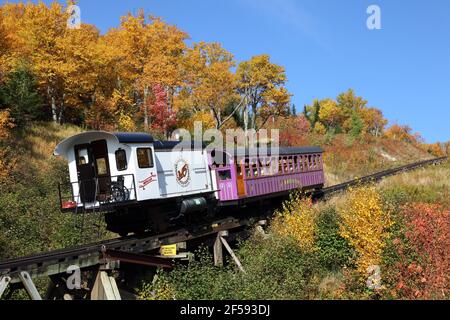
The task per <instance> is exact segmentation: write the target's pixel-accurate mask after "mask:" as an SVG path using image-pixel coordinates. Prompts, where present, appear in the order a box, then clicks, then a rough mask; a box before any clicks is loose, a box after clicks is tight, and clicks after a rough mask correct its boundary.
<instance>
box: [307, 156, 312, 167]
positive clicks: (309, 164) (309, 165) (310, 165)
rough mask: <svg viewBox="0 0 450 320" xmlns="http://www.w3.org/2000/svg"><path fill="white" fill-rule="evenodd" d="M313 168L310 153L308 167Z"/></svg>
mask: <svg viewBox="0 0 450 320" xmlns="http://www.w3.org/2000/svg"><path fill="white" fill-rule="evenodd" d="M312 168H313V163H312V155H309V156H308V169H310V170H311V169H312Z"/></svg>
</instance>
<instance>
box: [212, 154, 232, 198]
mask: <svg viewBox="0 0 450 320" xmlns="http://www.w3.org/2000/svg"><path fill="white" fill-rule="evenodd" d="M211 158H212V161H211V162H212V166H211V167H212V168H213V169H214V170H215V171H216V174H217V187H218V189H219V198H220V200H222V201H229V200H235V199H236V198H237V190H236V189H237V188H236V168H235V167H234V165H233V164H232V162H231V159H230V157H229V155H228V154H227V153H225V152H223V151H217V152H216V151H215V150H213V151H212V152H211Z"/></svg>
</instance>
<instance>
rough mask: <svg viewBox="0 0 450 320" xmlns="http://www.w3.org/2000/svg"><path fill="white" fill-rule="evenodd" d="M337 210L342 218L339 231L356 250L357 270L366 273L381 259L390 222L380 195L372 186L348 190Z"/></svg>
mask: <svg viewBox="0 0 450 320" xmlns="http://www.w3.org/2000/svg"><path fill="white" fill-rule="evenodd" d="M338 211H339V214H340V216H341V220H342V222H341V225H340V234H341V236H342V237H343V238H345V239H347V240H348V242H349V243H350V245H351V246H352V247H353V248H354V249H355V251H356V252H357V254H358V259H357V267H358V271H359V272H360V273H361V274H362V275H366V273H367V268H368V267H370V266H374V265H379V264H380V262H381V261H380V259H381V253H382V251H383V248H384V247H385V240H386V239H387V238H388V236H389V233H388V229H389V227H391V226H392V222H391V219H390V214H389V212H387V211H386V210H384V208H383V205H382V201H381V196H380V194H379V193H378V192H377V190H376V189H375V187H373V186H368V187H358V188H355V189H351V190H349V191H348V194H347V199H346V201H345V203H344V204H342V205H341V206H340V207H339V208H338Z"/></svg>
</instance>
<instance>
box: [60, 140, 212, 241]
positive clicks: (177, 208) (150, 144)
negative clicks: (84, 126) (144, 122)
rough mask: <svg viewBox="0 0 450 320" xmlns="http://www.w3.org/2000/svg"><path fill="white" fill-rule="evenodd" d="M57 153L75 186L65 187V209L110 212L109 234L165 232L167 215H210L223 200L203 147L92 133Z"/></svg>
mask: <svg viewBox="0 0 450 320" xmlns="http://www.w3.org/2000/svg"><path fill="white" fill-rule="evenodd" d="M54 154H55V155H60V156H63V157H65V158H66V159H67V161H68V164H69V176H70V181H71V182H70V183H67V184H60V187H59V191H60V199H61V209H62V210H63V211H72V212H75V213H84V212H92V211H102V212H106V221H107V223H108V229H109V230H111V231H114V232H117V233H121V234H126V233H127V232H128V231H130V230H132V231H134V232H145V231H147V230H149V229H153V230H161V229H164V228H163V225H165V224H167V221H163V220H167V219H166V218H167V215H169V217H170V216H171V219H175V218H177V217H179V216H180V215H184V214H187V213H190V212H196V211H208V210H207V209H208V208H209V207H212V206H214V204H215V202H216V201H217V192H216V191H217V188H216V178H215V174H214V175H213V174H212V172H211V170H210V169H209V165H208V162H209V160H208V153H207V152H206V149H205V148H204V146H203V145H202V144H201V143H200V145H196V143H192V144H191V143H189V144H186V143H183V142H170V141H169V142H162V141H155V140H154V139H153V137H152V136H151V135H149V134H146V133H109V132H103V131H91V132H85V133H81V134H78V135H75V136H72V137H70V138H68V139H66V140H64V141H63V142H61V143H60V144H59V145H58V146H57V147H56V149H55V152H54ZM170 214H171V215H170ZM158 216H160V218H159V219H158ZM150 224H151V225H150Z"/></svg>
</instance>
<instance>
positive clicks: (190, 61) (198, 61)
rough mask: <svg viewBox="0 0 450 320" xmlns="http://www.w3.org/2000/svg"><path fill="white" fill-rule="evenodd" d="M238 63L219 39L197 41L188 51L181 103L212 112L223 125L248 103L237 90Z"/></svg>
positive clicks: (218, 126)
mask: <svg viewBox="0 0 450 320" xmlns="http://www.w3.org/2000/svg"><path fill="white" fill-rule="evenodd" d="M234 65H235V62H234V59H233V55H232V54H231V53H229V52H228V51H227V50H225V49H224V48H222V46H221V45H220V44H219V43H205V42H200V43H196V44H194V46H193V47H192V48H190V49H188V50H187V53H186V59H185V70H186V83H185V86H184V88H183V90H182V92H181V94H180V101H179V103H180V104H181V105H182V106H183V107H190V108H192V109H193V110H195V111H196V112H200V111H208V112H210V113H211V116H212V117H213V119H214V121H215V127H216V128H217V129H220V128H222V126H224V125H225V124H226V123H227V122H228V121H230V120H231V119H232V118H233V115H234V114H235V113H236V112H237V111H238V110H239V108H240V107H241V106H242V105H243V103H244V99H242V98H240V97H239V96H238V94H237V92H236V79H235V76H234V74H233V73H232V72H231V68H232V67H234ZM230 104H233V105H234V106H233V108H232V110H229V108H228V106H229V105H230Z"/></svg>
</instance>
